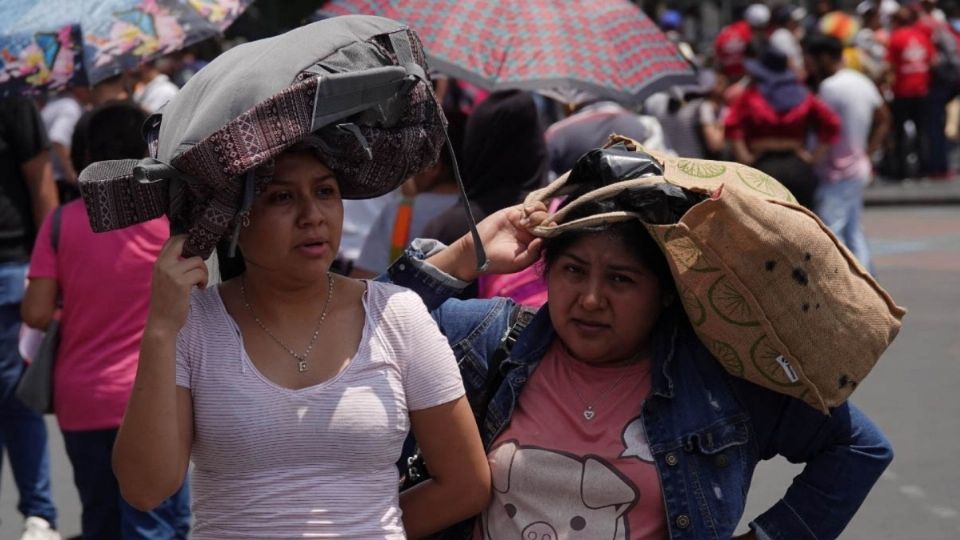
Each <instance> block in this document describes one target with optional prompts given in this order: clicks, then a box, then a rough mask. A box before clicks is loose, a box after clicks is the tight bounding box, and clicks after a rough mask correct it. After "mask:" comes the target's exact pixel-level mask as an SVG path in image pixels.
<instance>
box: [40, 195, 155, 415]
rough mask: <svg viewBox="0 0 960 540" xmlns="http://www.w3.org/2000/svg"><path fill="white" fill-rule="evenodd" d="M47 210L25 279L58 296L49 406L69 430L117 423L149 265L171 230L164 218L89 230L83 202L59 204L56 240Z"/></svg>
mask: <svg viewBox="0 0 960 540" xmlns="http://www.w3.org/2000/svg"><path fill="white" fill-rule="evenodd" d="M52 217H53V213H51V214H50V215H48V216H47V219H46V220H44V222H43V225H42V226H41V227H40V232H39V234H38V235H37V241H36V244H35V246H34V249H33V256H32V257H31V259H30V273H29V277H30V278H31V279H34V278H49V279H55V280H57V284H58V286H59V288H60V292H61V294H62V295H63V313H62V315H61V318H60V321H61V326H60V346H59V348H58V354H57V361H56V365H55V368H54V373H53V407H54V411H55V412H56V415H57V420H58V421H59V422H60V428H61V429H64V430H67V431H84V430H95V429H110V428H116V427H118V426H119V425H120V420H121V418H123V411H124V409H126V407H127V400H129V399H130V391H131V390H132V389H133V379H134V377H135V376H136V374H137V359H138V358H139V355H140V339H141V338H142V336H143V327H144V324H145V323H146V319H147V309H148V308H149V305H150V281H151V273H152V271H153V263H154V262H155V261H156V260H157V256H158V255H159V254H160V248H161V247H162V246H163V243H164V242H165V241H166V239H167V237H168V236H169V234H170V226H169V224H168V222H167V220H166V218H159V219H155V220H153V221H149V222H147V223H141V224H139V225H134V226H132V227H127V228H124V229H119V230H116V231H110V232H106V233H94V232H93V230H91V229H90V221H89V219H88V218H87V210H86V207H85V206H84V205H83V201H74V202H71V203H68V204H66V205H64V206H63V210H62V216H61V218H60V219H61V221H60V244H59V248H58V250H57V252H56V253H54V252H53V247H52V246H51V245H50V232H51V223H52V221H51V220H52Z"/></svg>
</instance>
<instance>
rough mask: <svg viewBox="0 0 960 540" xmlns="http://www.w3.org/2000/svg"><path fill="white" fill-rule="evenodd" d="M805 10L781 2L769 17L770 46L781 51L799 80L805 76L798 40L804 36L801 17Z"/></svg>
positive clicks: (803, 16) (801, 51) (801, 50)
mask: <svg viewBox="0 0 960 540" xmlns="http://www.w3.org/2000/svg"><path fill="white" fill-rule="evenodd" d="M806 16H807V10H805V9H803V8H801V7H796V6H791V5H789V4H783V5H780V6H777V7H776V8H774V10H773V14H772V17H771V28H773V31H772V32H771V33H770V46H771V47H774V48H776V49H777V50H779V51H780V52H782V53H783V54H784V55H785V56H786V57H787V61H788V62H789V64H790V69H792V70H793V71H794V72H795V73H796V74H797V77H799V78H800V79H801V80H803V79H805V78H806V74H805V71H804V63H803V48H802V47H801V46H800V41H801V40H802V39H803V36H804V29H803V24H802V23H803V19H804V18H805V17H806Z"/></svg>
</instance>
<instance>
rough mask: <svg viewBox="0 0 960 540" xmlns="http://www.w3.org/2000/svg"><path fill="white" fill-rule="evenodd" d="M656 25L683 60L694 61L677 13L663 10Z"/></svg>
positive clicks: (691, 48)
mask: <svg viewBox="0 0 960 540" xmlns="http://www.w3.org/2000/svg"><path fill="white" fill-rule="evenodd" d="M657 23H658V25H659V26H660V29H661V30H663V33H664V34H665V35H666V36H667V39H669V40H670V41H671V42H672V43H673V44H674V45H676V46H677V50H679V51H680V54H682V55H683V57H684V58H686V59H687V60H689V61H691V62H693V61H695V60H696V54H695V53H694V52H693V47H692V46H691V45H690V43H688V42H687V41H686V39H685V37H684V33H683V29H684V28H683V15H682V14H681V13H680V12H679V11H677V10H675V9H666V10H664V11H663V13H661V14H660V19H659V20H658V21H657Z"/></svg>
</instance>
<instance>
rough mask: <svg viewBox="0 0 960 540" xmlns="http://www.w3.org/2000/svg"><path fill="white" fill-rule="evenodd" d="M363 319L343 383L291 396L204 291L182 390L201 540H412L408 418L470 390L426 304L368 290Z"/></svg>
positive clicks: (383, 287) (390, 288)
mask: <svg viewBox="0 0 960 540" xmlns="http://www.w3.org/2000/svg"><path fill="white" fill-rule="evenodd" d="M364 308H365V310H366V320H365V322H364V327H363V337H362V339H361V340H360V347H359V349H358V350H357V353H356V354H355V355H354V357H353V359H352V360H351V361H350V363H349V364H348V365H347V366H346V367H345V368H344V369H343V371H342V372H340V374H338V375H336V376H335V377H333V378H332V379H330V380H328V381H325V382H323V383H321V384H318V385H316V386H311V387H309V388H304V389H300V390H291V389H288V388H283V387H281V386H278V385H276V384H274V383H272V382H271V381H270V380H268V379H267V378H266V377H264V376H263V375H262V374H261V373H260V372H259V371H257V369H256V368H255V367H254V365H253V364H252V363H251V361H250V358H249V357H248V356H247V354H246V352H245V351H244V349H243V342H242V339H241V336H240V332H239V328H238V327H237V325H236V323H235V322H234V320H233V319H232V318H231V317H230V316H229V314H228V313H227V311H226V309H225V308H224V305H223V302H222V301H221V299H220V294H219V292H218V290H217V288H215V287H211V288H209V289H207V290H197V291H195V292H194V293H193V295H192V298H191V305H190V315H189V317H188V319H187V323H186V325H185V326H184V328H183V329H182V330H181V331H180V335H179V337H178V340H177V385H178V386H182V387H186V388H189V389H190V390H191V394H192V395H193V416H194V441H193V450H192V454H191V459H192V461H193V463H194V470H193V477H192V486H191V492H192V499H193V501H192V503H193V504H192V506H193V512H194V516H195V518H196V524H195V526H194V529H193V532H192V534H191V538H193V539H196V540H202V539H218V540H219V539H223V538H230V539H248V538H249V539H253V538H256V539H262V538H271V539H273V538H277V539H279V538H301V539H302V538H332V537H336V538H363V539H368V538H389V539H395V538H404V537H405V535H404V531H403V524H402V522H401V519H400V517H401V516H400V507H399V499H398V495H397V483H398V474H397V469H396V467H395V462H396V461H397V459H399V457H400V450H401V446H402V444H403V441H404V439H405V437H406V435H407V431H408V430H409V427H410V420H409V417H408V412H409V411H415V410H419V409H425V408H428V407H433V406H436V405H440V404H443V403H448V402H450V401H453V400H455V399H457V398H459V397H460V396H462V395H463V393H464V391H463V383H462V381H461V379H460V373H459V371H458V370H457V365H456V362H455V360H454V357H453V353H452V352H451V350H450V347H449V346H448V345H447V341H446V339H445V338H444V337H443V335H442V334H441V333H440V331H439V329H438V328H437V325H436V324H435V323H434V321H433V319H431V318H430V315H429V314H428V313H427V310H426V308H425V307H424V305H423V303H422V302H421V301H420V298H419V297H418V296H417V295H416V294H415V293H413V292H411V291H408V290H406V289H402V288H400V287H397V286H395V285H388V284H383V283H377V282H367V292H366V294H365V295H364ZM322 347H323V343H319V344H318V348H322ZM281 360H283V361H291V362H292V359H291V358H283V359H281ZM291 365H293V364H292V363H291Z"/></svg>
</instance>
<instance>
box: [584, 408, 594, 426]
mask: <svg viewBox="0 0 960 540" xmlns="http://www.w3.org/2000/svg"><path fill="white" fill-rule="evenodd" d="M594 416H596V413H594V412H593V407H587V408H586V409H584V410H583V417H584V418H585V419H586V420H587V422H589V421H591V420H593V417H594Z"/></svg>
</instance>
